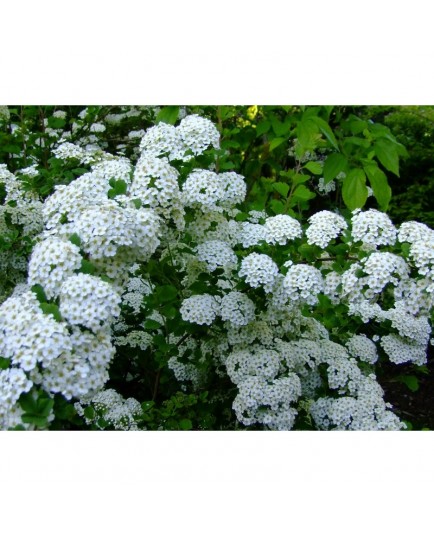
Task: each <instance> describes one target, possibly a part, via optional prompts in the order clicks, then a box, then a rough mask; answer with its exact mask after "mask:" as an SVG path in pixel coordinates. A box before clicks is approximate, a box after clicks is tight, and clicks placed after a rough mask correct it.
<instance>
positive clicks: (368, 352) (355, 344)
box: [346, 335, 378, 365]
mask: <svg viewBox="0 0 434 536" xmlns="http://www.w3.org/2000/svg"><path fill="white" fill-rule="evenodd" d="M346 346H347V348H348V352H349V353H350V355H351V356H352V357H356V358H357V359H360V360H361V361H364V362H365V363H370V364H371V365H373V364H374V363H375V362H376V361H377V359H378V354H377V347H376V345H375V343H374V342H373V341H371V339H368V337H367V336H366V335H353V336H352V337H351V338H350V339H348V341H347V343H346Z"/></svg>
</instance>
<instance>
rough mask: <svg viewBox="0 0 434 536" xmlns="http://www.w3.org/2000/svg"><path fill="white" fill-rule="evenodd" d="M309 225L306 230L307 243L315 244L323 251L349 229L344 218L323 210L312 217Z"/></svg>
mask: <svg viewBox="0 0 434 536" xmlns="http://www.w3.org/2000/svg"><path fill="white" fill-rule="evenodd" d="M309 223H310V225H309V227H308V228H307V230H306V236H307V243H308V244H315V245H317V246H319V247H321V248H323V249H324V248H326V247H327V246H328V244H329V243H330V241H331V240H333V239H334V238H337V237H338V236H339V235H340V234H341V233H342V231H344V230H345V229H347V228H348V224H347V222H346V221H345V219H344V218H343V217H342V216H340V215H339V214H335V213H334V212H330V211H328V210H322V211H320V212H317V213H316V214H314V215H313V216H311V217H310V218H309Z"/></svg>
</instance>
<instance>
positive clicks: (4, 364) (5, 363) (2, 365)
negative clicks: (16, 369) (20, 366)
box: [0, 356, 11, 370]
mask: <svg viewBox="0 0 434 536" xmlns="http://www.w3.org/2000/svg"><path fill="white" fill-rule="evenodd" d="M10 364H11V360H10V359H9V358H7V357H1V356H0V370H6V369H8V368H9V366H10Z"/></svg>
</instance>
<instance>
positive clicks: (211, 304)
mask: <svg viewBox="0 0 434 536" xmlns="http://www.w3.org/2000/svg"><path fill="white" fill-rule="evenodd" d="M179 311H180V313H181V316H182V319H183V320H186V321H187V322H193V323H195V324H200V325H203V324H207V325H211V324H212V323H213V322H214V320H215V318H216V316H217V315H218V314H219V313H220V304H219V302H218V300H217V299H216V297H214V296H211V295H210V294H199V295H195V296H191V297H190V298H186V299H185V300H184V301H183V302H182V305H181V308H180V310H179Z"/></svg>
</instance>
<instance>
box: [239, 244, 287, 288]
mask: <svg viewBox="0 0 434 536" xmlns="http://www.w3.org/2000/svg"><path fill="white" fill-rule="evenodd" d="M278 273H279V268H278V267H277V264H276V263H275V262H274V261H273V259H272V258H271V257H269V256H268V255H264V254H260V253H250V255H247V257H245V258H244V259H243V260H242V261H241V269H240V271H239V272H238V274H239V276H240V277H244V278H245V280H246V283H248V284H249V285H250V286H251V287H253V288H258V287H263V288H264V290H265V292H272V290H273V287H274V283H275V281H276V277H277V274H278Z"/></svg>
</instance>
